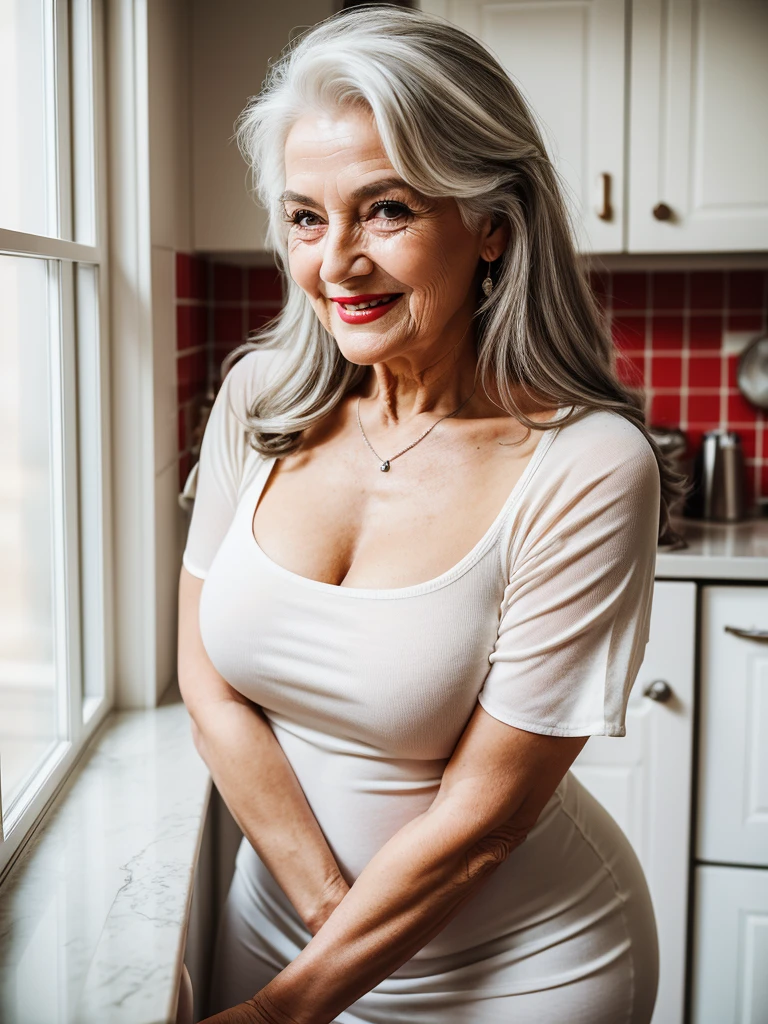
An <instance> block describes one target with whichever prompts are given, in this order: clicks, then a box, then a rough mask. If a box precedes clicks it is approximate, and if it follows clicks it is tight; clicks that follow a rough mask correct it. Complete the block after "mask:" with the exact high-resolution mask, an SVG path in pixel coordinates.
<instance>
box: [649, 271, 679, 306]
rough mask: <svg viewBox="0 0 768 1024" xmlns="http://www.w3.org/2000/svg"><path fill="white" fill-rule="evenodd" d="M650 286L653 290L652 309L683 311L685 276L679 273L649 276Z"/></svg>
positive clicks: (660, 273)
mask: <svg viewBox="0 0 768 1024" xmlns="http://www.w3.org/2000/svg"><path fill="white" fill-rule="evenodd" d="M651 286H652V288H653V299H652V302H653V308H654V309H655V310H656V309H683V308H684V307H685V304H686V302H685V288H686V277H685V274H682V273H680V272H679V271H674V272H673V273H662V272H661V271H660V272H659V273H658V274H652V275H651Z"/></svg>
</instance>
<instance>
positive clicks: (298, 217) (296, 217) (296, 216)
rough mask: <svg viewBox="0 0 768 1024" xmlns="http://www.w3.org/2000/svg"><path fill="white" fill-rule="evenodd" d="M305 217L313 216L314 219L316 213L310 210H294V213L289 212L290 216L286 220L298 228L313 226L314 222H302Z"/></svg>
mask: <svg viewBox="0 0 768 1024" xmlns="http://www.w3.org/2000/svg"><path fill="white" fill-rule="evenodd" d="M307 217H314V218H315V220H317V214H316V213H312V212H311V211H310V210H296V212H295V213H292V214H291V216H290V217H289V218H288V220H289V221H290V223H291V224H296V225H297V226H298V227H300V228H313V227H315V225H314V224H305V223H303V222H304V220H305V219H306V218H307Z"/></svg>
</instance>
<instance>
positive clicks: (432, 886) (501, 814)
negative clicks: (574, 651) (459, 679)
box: [206, 705, 588, 1024]
mask: <svg viewBox="0 0 768 1024" xmlns="http://www.w3.org/2000/svg"><path fill="white" fill-rule="evenodd" d="M587 739H588V737H587V736H577V737H561V736H548V735H539V734H537V733H531V732H526V731H524V730H522V729H517V728H515V727H514V726H511V725H506V724H504V723H503V722H500V721H498V720H497V719H495V718H493V717H492V716H491V715H489V714H488V713H487V712H486V711H484V710H483V708H482V707H480V705H478V706H477V707H476V709H475V712H474V714H473V715H472V717H471V719H470V721H469V723H468V725H467V727H466V729H465V730H464V733H463V735H462V737H461V739H460V741H459V743H458V744H457V746H456V749H455V750H454V753H453V755H452V757H451V759H450V761H449V762H448V765H447V766H446V769H445V772H444V774H443V778H442V783H441V786H440V789H439V791H438V794H437V796H436V797H435V800H434V802H433V804H432V805H431V807H430V808H429V809H428V810H427V811H425V812H424V813H423V814H421V815H419V816H418V817H416V818H414V819H413V820H412V821H410V822H409V823H408V824H407V825H405V826H404V827H403V828H401V829H400V830H399V831H398V832H397V833H396V834H395V835H394V836H393V837H392V838H391V839H390V840H389V841H388V842H387V843H385V845H384V846H383V847H382V848H381V849H380V850H379V851H378V852H377V853H376V855H375V856H374V857H372V858H371V860H370V861H369V863H368V864H367V865H366V867H365V868H364V869H363V871H362V872H361V873H360V875H359V876H358V878H357V879H356V881H355V883H354V885H353V886H352V888H351V889H350V891H349V892H348V893H347V894H346V895H345V896H344V898H343V899H342V901H341V903H340V904H339V905H338V907H337V908H336V909H335V910H334V911H333V913H332V914H331V915H330V917H329V918H328V920H327V921H326V922H325V924H324V925H323V926H322V927H321V928H320V930H319V931H318V932H317V934H316V935H315V936H314V937H313V938H312V939H311V941H310V942H309V943H308V944H307V945H306V946H305V948H304V949H303V950H302V952H301V953H300V954H299V955H298V956H297V957H296V958H295V959H294V960H293V961H292V962H291V963H290V964H289V965H288V966H287V967H286V968H285V969H284V970H283V971H282V972H281V973H280V974H278V975H277V976H276V977H275V978H274V979H273V980H272V981H271V982H270V983H269V984H268V985H266V986H265V987H264V988H263V989H262V990H261V991H260V992H258V993H256V995H255V996H254V997H253V998H252V999H251V1000H248V1001H247V1002H246V1003H241V1004H240V1005H239V1006H237V1007H234V1008H232V1009H231V1010H226V1011H224V1012H222V1013H220V1014H217V1015H216V1016H214V1017H210V1018H208V1019H207V1022H206V1024H214V1022H216V1024H241V1022H242V1024H246V1022H247V1024H251V1022H253V1024H257V1022H258V1024H265V1022H268V1024H327V1022H331V1021H333V1020H334V1019H335V1018H336V1016H337V1014H339V1013H340V1012H341V1011H342V1010H344V1009H346V1008H347V1007H348V1006H350V1005H351V1004H352V1003H354V1002H355V1000H357V999H359V998H360V996H362V995H364V994H365V993H366V992H369V991H370V990H371V989H372V988H373V987H374V986H376V985H377V984H378V983H379V982H380V981H382V980H383V979H384V978H387V977H389V975H390V974H392V972H393V971H395V970H397V968H398V967H400V966H402V964H404V963H405V962H406V961H407V960H409V959H410V958H411V957H412V956H413V955H414V954H415V953H416V952H418V950H419V949H421V948H422V947H423V946H425V945H426V943H427V942H429V941H430V939H432V938H434V936H435V935H437V934H438V933H439V932H440V931H441V930H442V929H443V928H444V927H445V925H446V924H447V923H448V922H449V921H450V920H451V918H452V917H454V916H455V914H456V913H457V912H458V910H459V909H460V908H461V906H462V905H463V904H464V903H465V902H466V900H467V899H468V898H469V897H470V896H471V895H472V894H473V893H474V892H475V891H476V890H477V889H478V887H479V886H480V885H481V884H482V883H483V881H484V880H485V879H486V878H487V877H488V876H489V875H490V874H491V873H492V872H493V871H494V870H495V869H496V868H497V867H498V866H499V865H500V864H501V863H503V861H504V860H505V859H506V858H507V857H508V856H509V855H510V853H511V852H512V851H513V850H514V849H515V847H517V846H519V845H520V844H521V843H522V842H524V840H525V838H526V836H527V835H528V832H529V831H530V830H531V828H532V827H533V826H534V825H535V823H536V821H537V819H538V817H539V815H540V814H541V811H542V809H543V808H544V806H545V805H546V803H547V801H548V800H549V799H550V797H551V796H552V794H553V793H554V791H555V789H556V788H557V785H558V783H559V782H560V780H561V779H562V778H563V776H564V775H565V773H566V772H567V771H568V769H569V767H570V766H571V764H572V763H573V761H574V760H575V758H576V757H577V755H578V753H579V751H580V750H581V749H582V747H583V746H584V744H585V743H586V741H587Z"/></svg>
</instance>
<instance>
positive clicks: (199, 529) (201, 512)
mask: <svg viewBox="0 0 768 1024" xmlns="http://www.w3.org/2000/svg"><path fill="white" fill-rule="evenodd" d="M272 356H273V351H272V350H269V351H264V352H259V351H256V350H254V351H251V352H248V353H246V355H245V356H243V357H242V359H240V360H239V361H238V362H237V363H235V365H234V366H233V367H232V368H231V370H230V371H229V373H228V374H227V375H226V377H225V378H224V380H223V381H222V384H221V387H220V388H219V391H218V394H217V395H216V399H215V401H214V403H213V406H212V408H211V412H210V415H209V417H208V422H207V423H206V426H205V432H204V434H203V440H202V444H201V446H200V461H199V463H198V470H197V481H196V487H195V500H194V505H193V507H192V518H191V520H190V524H189V531H188V533H187V542H186V546H185V548H184V554H183V556H182V564H183V565H184V568H185V569H186V570H187V571H188V572H190V573H191V574H192V575H193V576H197V577H199V578H200V579H205V577H206V575H207V573H208V569H209V567H210V565H211V562H212V561H213V558H214V555H215V554H216V552H217V551H218V549H219V547H220V545H221V542H222V541H223V539H224V537H225V535H226V533H227V530H228V529H229V527H230V525H231V523H232V520H233V518H234V515H235V511H236V509H237V505H238V500H239V495H240V485H241V482H242V479H243V474H244V470H245V462H246V458H247V456H248V454H249V453H251V454H253V449H252V448H251V447H250V445H249V443H248V432H247V409H248V407H249V406H250V404H251V402H252V400H253V398H254V397H255V390H257V389H258V387H259V386H260V384H261V383H262V382H263V380H264V374H265V371H266V366H267V365H268V364H269V363H270V362H271V357H272Z"/></svg>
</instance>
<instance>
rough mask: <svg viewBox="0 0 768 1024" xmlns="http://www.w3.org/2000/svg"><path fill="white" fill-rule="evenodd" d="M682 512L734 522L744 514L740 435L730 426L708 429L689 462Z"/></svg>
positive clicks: (742, 457) (742, 460) (742, 456)
mask: <svg viewBox="0 0 768 1024" xmlns="http://www.w3.org/2000/svg"><path fill="white" fill-rule="evenodd" d="M685 514H686V515H689V516H693V517H695V518H699V519H713V520H717V521H719V522H727V523H735V522H739V521H740V520H742V519H746V518H747V481H746V470H745V468H744V453H743V451H742V449H741V438H740V437H739V435H738V434H737V433H735V432H734V431H732V430H723V429H721V428H720V429H717V430H708V431H707V433H706V434H705V435H704V437H703V439H702V442H701V448H700V449H699V451H698V452H697V453H696V458H695V459H694V464H693V488H692V490H691V493H690V495H689V498H688V503H687V506H686V512H685Z"/></svg>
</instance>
